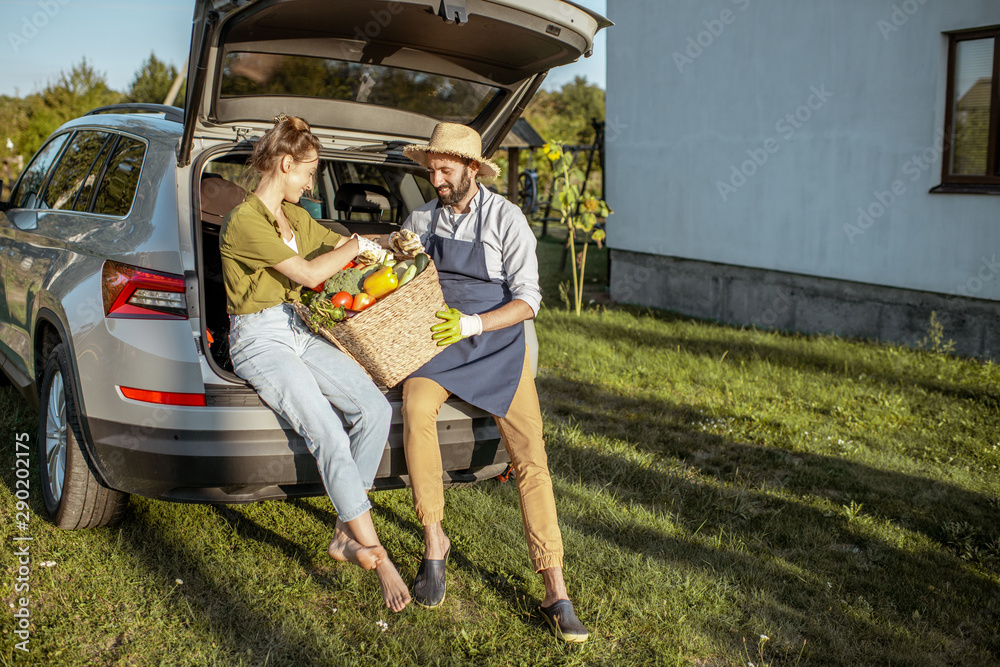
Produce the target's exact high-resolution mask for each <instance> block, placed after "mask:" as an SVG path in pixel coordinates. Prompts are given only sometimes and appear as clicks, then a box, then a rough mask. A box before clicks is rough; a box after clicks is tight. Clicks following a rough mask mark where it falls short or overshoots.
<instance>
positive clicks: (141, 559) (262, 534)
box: [107, 503, 339, 665]
mask: <svg viewBox="0 0 1000 667" xmlns="http://www.w3.org/2000/svg"><path fill="white" fill-rule="evenodd" d="M213 509H214V510H215V512H216V513H217V514H218V515H219V517H220V518H221V519H222V520H223V521H224V522H225V523H226V524H227V525H229V526H230V527H231V528H233V529H234V530H235V531H236V532H237V533H238V534H239V535H240V536H241V537H244V538H246V539H251V540H255V541H259V542H262V543H265V544H268V545H271V546H273V547H274V548H276V549H277V550H279V551H281V552H282V553H284V554H285V555H286V556H287V557H289V558H291V559H292V560H295V561H297V562H298V563H299V564H300V565H301V566H302V567H303V569H306V570H307V571H308V572H309V573H310V575H311V576H313V577H314V578H318V579H320V582H321V583H322V584H323V585H324V586H326V587H328V588H339V586H337V585H336V582H334V581H332V580H330V579H329V578H325V577H322V576H321V573H319V572H317V571H316V570H315V568H313V567H311V565H310V563H309V559H308V557H307V556H306V554H305V553H304V552H303V551H302V549H301V548H300V547H298V546H297V545H295V544H294V543H292V542H291V541H290V540H288V539H286V538H284V537H281V536H280V535H277V534H276V533H274V532H273V531H270V530H268V529H266V528H263V527H261V526H259V525H257V524H256V523H254V522H253V521H250V520H247V519H245V518H244V517H242V516H241V515H240V514H239V513H237V512H235V511H234V510H232V509H230V508H227V507H218V506H213ZM150 519H151V517H149V516H148V514H147V513H146V512H143V511H136V510H135V507H134V503H133V516H132V517H131V518H130V519H129V520H128V521H127V522H126V523H125V524H123V525H121V526H120V529H118V530H112V531H109V532H108V533H107V536H108V541H109V543H114V544H115V546H116V548H120V549H122V550H123V551H126V552H130V553H131V554H133V555H134V557H135V561H136V563H137V564H140V565H141V567H143V568H144V569H145V570H146V571H147V574H148V575H149V577H150V578H151V579H153V580H159V581H173V580H174V579H175V578H180V579H182V580H183V581H184V585H183V586H178V587H177V588H176V589H175V590H176V591H177V593H176V594H177V596H178V599H176V600H175V601H174V603H173V605H172V606H173V607H175V608H176V610H177V613H178V615H189V614H191V612H193V614H194V616H195V617H196V620H197V622H198V623H201V624H203V625H204V627H205V628H207V630H208V632H209V633H210V634H211V636H212V637H213V639H214V640H215V641H217V642H219V644H221V645H223V646H226V647H228V649H229V651H231V655H232V656H244V658H243V659H245V660H246V661H247V662H248V663H250V664H264V663H271V662H275V661H277V663H284V664H301V665H327V664H329V661H330V659H331V657H332V656H331V655H330V653H329V651H330V649H331V646H330V644H327V645H325V646H324V645H321V644H320V643H318V642H317V641H316V636H317V630H318V628H315V627H309V626H308V625H306V624H302V625H298V624H296V623H288V622H283V618H282V617H283V616H285V615H287V613H288V610H287V609H286V608H283V607H282V606H281V605H280V604H278V603H271V602H269V601H268V600H266V599H262V598H261V596H257V595H251V594H249V593H243V592H241V591H240V590H239V586H241V585H242V584H243V583H245V582H241V581H237V580H236V579H235V578H234V579H232V580H229V579H227V578H225V577H219V575H218V573H217V572H212V571H211V570H210V569H208V568H207V567H206V565H205V564H204V562H203V558H201V557H199V556H198V555H196V554H192V553H190V552H189V551H187V550H185V549H183V548H182V547H179V546H177V545H176V539H171V537H170V536H168V535H166V534H164V533H163V531H162V529H161V528H160V527H159V526H157V525H156V522H155V521H154V520H150ZM234 577H235V575H234ZM277 663H276V664H277Z"/></svg>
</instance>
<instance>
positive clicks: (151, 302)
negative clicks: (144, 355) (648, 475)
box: [101, 260, 187, 320]
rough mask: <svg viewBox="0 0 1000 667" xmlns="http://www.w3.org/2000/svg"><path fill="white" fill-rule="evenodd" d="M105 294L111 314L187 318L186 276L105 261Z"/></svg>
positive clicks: (108, 311) (170, 318)
mask: <svg viewBox="0 0 1000 667" xmlns="http://www.w3.org/2000/svg"><path fill="white" fill-rule="evenodd" d="M101 278H102V280H101V296H102V298H103V299H104V314H105V315H106V316H107V317H120V318H125V319H151V320H183V319H187V299H186V298H185V297H184V291H185V290H184V277H183V276H177V275H173V274H170V273H160V272H159V271H151V270H149V269H140V268H139V267H137V266H129V265H128V264H121V263H119V262H112V261H110V260H109V261H106V262H104V270H103V271H102V276H101Z"/></svg>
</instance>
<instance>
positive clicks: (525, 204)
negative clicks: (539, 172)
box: [517, 171, 538, 215]
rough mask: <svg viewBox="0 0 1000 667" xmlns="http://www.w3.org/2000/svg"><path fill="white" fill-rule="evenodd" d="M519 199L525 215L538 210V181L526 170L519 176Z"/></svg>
mask: <svg viewBox="0 0 1000 667" xmlns="http://www.w3.org/2000/svg"><path fill="white" fill-rule="evenodd" d="M517 199H518V203H519V205H520V207H521V211H522V212H523V213H524V214H525V215H531V214H532V213H534V212H535V211H537V210H538V181H537V178H535V177H533V176H532V174H529V173H528V172H526V171H522V172H521V173H520V175H518V177H517Z"/></svg>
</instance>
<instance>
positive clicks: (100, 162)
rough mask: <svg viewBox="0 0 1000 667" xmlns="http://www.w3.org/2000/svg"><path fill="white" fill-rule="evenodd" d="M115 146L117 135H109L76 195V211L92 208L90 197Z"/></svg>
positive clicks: (74, 207)
mask: <svg viewBox="0 0 1000 667" xmlns="http://www.w3.org/2000/svg"><path fill="white" fill-rule="evenodd" d="M114 146H115V135H113V134H111V135H108V139H107V141H105V142H104V145H103V146H102V147H101V151H100V153H98V154H97V155H96V156H95V157H94V161H93V164H91V167H90V172H89V173H88V174H87V176H86V178H84V179H83V185H81V186H80V192H79V193H77V195H76V201H75V202H74V203H73V210H74V211H89V210H90V199H91V196H92V195H93V194H94V186H95V185H96V184H97V179H99V178H100V177H101V170H102V169H103V168H104V163H105V162H106V161H107V159H108V154H110V153H111V150H112V149H113V148H114Z"/></svg>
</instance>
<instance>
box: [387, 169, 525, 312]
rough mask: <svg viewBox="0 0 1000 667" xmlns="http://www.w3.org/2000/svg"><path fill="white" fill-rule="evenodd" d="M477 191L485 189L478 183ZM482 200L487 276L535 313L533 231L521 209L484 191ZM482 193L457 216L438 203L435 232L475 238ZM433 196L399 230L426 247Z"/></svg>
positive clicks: (457, 238)
mask: <svg viewBox="0 0 1000 667" xmlns="http://www.w3.org/2000/svg"><path fill="white" fill-rule="evenodd" d="M479 189H480V190H485V188H484V187H483V186H482V185H479ZM485 194H486V200H485V202H484V203H483V207H484V208H483V212H482V213H483V230H482V242H483V245H484V247H485V254H486V270H487V272H488V274H489V276H490V279H492V280H497V279H503V280H505V281H506V282H507V285H508V287H509V288H510V291H511V294H512V295H513V297H514V298H515V299H521V300H522V301H524V302H525V303H527V304H528V305H529V306H531V310H532V311H533V312H534V313H535V315H537V314H538V308H539V307H540V306H541V303H542V291H541V289H540V288H539V287H538V258H537V256H536V255H535V234H534V233H533V232H532V231H531V227H530V226H529V225H528V221H527V219H525V217H524V213H522V212H521V209H519V208H518V207H516V206H514V205H513V204H511V203H510V202H509V201H507V200H506V199H504V198H503V197H501V196H500V195H496V194H493V193H491V192H490V191H488V190H486V192H485ZM481 201H482V195H481V194H477V195H476V196H475V197H474V198H473V200H472V203H471V204H470V209H471V210H470V211H469V212H468V213H463V214H461V215H459V214H457V213H455V211H454V210H452V208H451V206H442V207H441V211H440V213H438V220H437V229H436V230H435V234H436V235H437V236H440V237H443V238H446V239H455V240H457V241H475V240H476V224H477V223H478V220H479V205H480V202H481ZM436 205H437V199H433V200H431V201H429V202H427V203H426V204H424V205H423V206H421V207H419V208H417V209H414V210H413V212H412V213H410V215H409V217H408V218H407V219H406V222H404V223H403V229H409V230H410V231H412V232H415V233H416V234H419V235H420V242H421V243H423V244H424V246H427V239H428V236H429V234H430V227H431V220H432V216H433V215H434V207H435V206H436Z"/></svg>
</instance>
